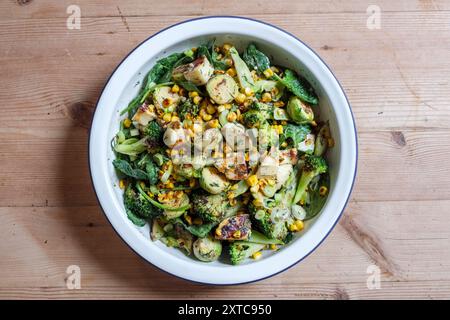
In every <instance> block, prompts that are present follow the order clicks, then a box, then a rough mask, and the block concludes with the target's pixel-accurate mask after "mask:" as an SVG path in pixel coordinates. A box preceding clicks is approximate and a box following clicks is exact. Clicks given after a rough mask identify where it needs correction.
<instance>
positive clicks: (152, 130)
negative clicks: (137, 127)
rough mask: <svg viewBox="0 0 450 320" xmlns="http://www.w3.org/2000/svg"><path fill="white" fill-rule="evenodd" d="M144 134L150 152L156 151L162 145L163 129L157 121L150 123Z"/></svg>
mask: <svg viewBox="0 0 450 320" xmlns="http://www.w3.org/2000/svg"><path fill="white" fill-rule="evenodd" d="M143 133H144V134H145V136H146V137H147V145H148V147H149V148H150V150H155V149H157V148H159V147H161V145H162V141H163V135H164V132H163V128H162V127H161V126H160V125H159V124H158V122H156V121H150V122H149V123H148V124H147V126H146V127H145V128H144V130H143Z"/></svg>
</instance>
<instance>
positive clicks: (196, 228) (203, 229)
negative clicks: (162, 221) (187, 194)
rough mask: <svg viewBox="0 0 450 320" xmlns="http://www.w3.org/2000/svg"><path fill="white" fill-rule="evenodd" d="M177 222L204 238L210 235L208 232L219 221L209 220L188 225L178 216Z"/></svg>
mask: <svg viewBox="0 0 450 320" xmlns="http://www.w3.org/2000/svg"><path fill="white" fill-rule="evenodd" d="M176 222H177V223H179V224H181V225H182V226H183V227H184V228H185V229H186V230H187V231H189V232H190V233H191V234H193V235H194V236H196V237H199V238H204V237H206V236H207V235H208V233H209V232H210V231H211V230H212V228H214V227H215V226H216V225H217V223H216V222H209V223H203V224H199V225H195V224H192V225H188V224H186V223H185V222H184V221H183V220H181V219H180V218H178V219H177V220H176Z"/></svg>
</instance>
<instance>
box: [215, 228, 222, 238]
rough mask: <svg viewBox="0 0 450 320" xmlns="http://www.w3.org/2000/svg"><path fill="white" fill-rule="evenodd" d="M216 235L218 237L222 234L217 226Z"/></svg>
mask: <svg viewBox="0 0 450 320" xmlns="http://www.w3.org/2000/svg"><path fill="white" fill-rule="evenodd" d="M216 235H218V236H219V237H220V236H221V235H222V231H220V229H219V228H217V229H216Z"/></svg>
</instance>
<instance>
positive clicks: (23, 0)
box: [17, 0, 33, 6]
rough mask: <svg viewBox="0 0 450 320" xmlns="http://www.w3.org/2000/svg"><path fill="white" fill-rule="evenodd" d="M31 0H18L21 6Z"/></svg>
mask: <svg viewBox="0 0 450 320" xmlns="http://www.w3.org/2000/svg"><path fill="white" fill-rule="evenodd" d="M31 1H33V0H17V3H18V4H19V6H25V5H27V4H30V3H31Z"/></svg>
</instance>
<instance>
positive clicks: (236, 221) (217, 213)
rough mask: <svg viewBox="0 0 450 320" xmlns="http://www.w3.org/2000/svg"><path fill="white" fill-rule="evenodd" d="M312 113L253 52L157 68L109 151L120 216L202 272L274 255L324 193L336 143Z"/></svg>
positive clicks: (280, 71) (300, 86) (218, 49)
mask: <svg viewBox="0 0 450 320" xmlns="http://www.w3.org/2000/svg"><path fill="white" fill-rule="evenodd" d="M318 104H319V100H318V97H317V95H316V93H315V92H314V90H313V88H312V86H311V85H310V84H309V83H308V81H307V80H306V79H305V78H303V77H302V76H301V75H299V74H297V73H296V72H295V71H293V70H291V69H288V68H283V67H281V66H275V65H273V63H272V62H271V60H270V59H269V57H268V56H267V55H266V54H265V53H263V52H262V51H260V50H259V49H258V48H257V47H256V45H255V44H249V45H248V47H247V48H245V50H244V51H243V52H238V50H237V49H236V48H235V47H234V46H233V45H232V44H228V43H225V44H223V45H220V46H219V45H215V43H214V41H210V42H208V43H206V44H204V45H201V46H199V47H196V48H192V49H190V50H187V51H185V52H180V53H173V54H171V55H169V56H167V57H165V58H162V59H160V60H158V61H157V62H156V64H155V65H154V67H153V68H152V69H151V70H150V71H149V73H148V74H147V75H146V77H145V80H144V83H143V85H142V88H141V90H140V91H139V93H138V95H137V96H136V97H135V98H134V99H133V100H132V101H131V102H130V103H129V105H128V106H127V108H125V110H123V112H122V115H124V119H123V120H122V121H121V122H120V130H119V132H118V133H117V135H116V137H115V139H114V141H113V148H114V151H115V154H116V159H114V160H113V165H114V167H115V168H116V170H117V172H118V175H119V177H120V180H119V186H120V188H122V189H124V206H125V211H126V214H127V216H128V218H129V219H130V220H131V221H132V222H133V223H134V224H135V225H137V226H139V227H142V226H144V225H145V224H147V223H150V227H151V239H152V240H153V241H158V240H159V241H162V242H163V243H165V244H166V245H167V246H170V247H176V248H179V249H181V250H183V251H184V252H185V253H186V254H188V255H192V256H194V257H195V258H197V259H198V260H200V261H204V262H211V261H215V260H217V259H219V258H220V257H221V256H222V257H223V258H222V259H223V260H227V261H229V262H230V263H231V264H239V263H241V262H243V261H245V260H246V259H247V258H253V259H258V258H259V257H261V256H262V255H263V250H277V249H279V248H281V246H283V245H285V244H286V243H288V242H289V241H290V240H291V239H292V237H293V235H294V233H296V232H300V231H302V230H303V229H304V227H305V225H304V222H305V221H306V220H309V219H311V218H313V217H314V216H316V215H317V214H318V213H319V212H320V210H321V208H322V207H323V205H324V204H325V201H326V199H327V195H328V192H329V187H330V181H329V175H328V165H327V161H326V160H325V158H324V155H325V153H326V151H327V149H328V148H330V147H332V146H333V144H334V142H333V139H332V137H331V135H330V128H329V126H328V124H327V123H323V122H320V121H319V120H318V119H317V110H318V108H319V106H318ZM225 252H226V253H227V254H225Z"/></svg>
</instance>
